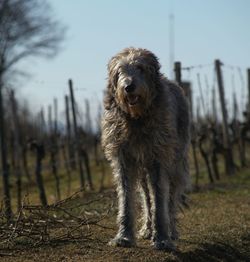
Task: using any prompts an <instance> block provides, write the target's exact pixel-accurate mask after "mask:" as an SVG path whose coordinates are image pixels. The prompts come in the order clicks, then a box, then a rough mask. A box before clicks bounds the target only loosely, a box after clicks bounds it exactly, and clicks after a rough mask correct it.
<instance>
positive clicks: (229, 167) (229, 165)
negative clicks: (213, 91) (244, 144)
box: [215, 60, 235, 175]
mask: <svg viewBox="0 0 250 262" xmlns="http://www.w3.org/2000/svg"><path fill="white" fill-rule="evenodd" d="M215 69H216V74H217V81H218V87H219V95H220V103H221V110H222V117H223V144H224V148H225V154H224V157H225V169H226V173H227V174H228V175H234V173H235V164H234V161H233V153H232V147H231V142H230V138H229V128H228V116H227V108H226V101H225V95H224V86H223V79H222V73H221V62H220V60H215Z"/></svg>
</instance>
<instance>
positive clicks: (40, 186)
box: [30, 141, 48, 206]
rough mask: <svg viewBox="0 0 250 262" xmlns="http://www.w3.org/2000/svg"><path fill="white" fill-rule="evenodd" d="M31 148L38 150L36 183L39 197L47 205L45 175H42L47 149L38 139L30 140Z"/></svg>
mask: <svg viewBox="0 0 250 262" xmlns="http://www.w3.org/2000/svg"><path fill="white" fill-rule="evenodd" d="M30 149H31V150H33V151H35V152H36V169H35V175H36V184H37V187H38V191H39V198H40V201H41V204H42V205H43V206H47V204H48V202H47V197H46V193H45V188H44V183H43V176H42V160H43V159H44V157H45V149H44V145H43V144H38V143H37V142H36V141H30Z"/></svg>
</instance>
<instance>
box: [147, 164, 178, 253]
mask: <svg viewBox="0 0 250 262" xmlns="http://www.w3.org/2000/svg"><path fill="white" fill-rule="evenodd" d="M149 177H150V184H151V190H152V197H153V201H152V203H153V214H152V215H153V221H152V222H153V223H152V226H153V237H152V240H153V246H154V248H156V249H160V250H167V251H173V250H175V246H174V245H173V243H172V240H171V238H170V224H169V206H168V204H169V180H168V174H166V171H165V170H163V169H162V167H161V165H160V163H159V162H157V161H155V162H154V164H153V166H152V168H151V169H150V172H149Z"/></svg>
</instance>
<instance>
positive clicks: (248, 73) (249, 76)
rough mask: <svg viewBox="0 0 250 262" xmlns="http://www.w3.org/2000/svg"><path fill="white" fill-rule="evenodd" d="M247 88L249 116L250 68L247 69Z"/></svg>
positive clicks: (249, 110)
mask: <svg viewBox="0 0 250 262" xmlns="http://www.w3.org/2000/svg"><path fill="white" fill-rule="evenodd" d="M247 87H248V107H247V108H248V114H249V115H250V68H248V69H247Z"/></svg>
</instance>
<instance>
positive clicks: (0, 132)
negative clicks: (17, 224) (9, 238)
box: [0, 61, 12, 221]
mask: <svg viewBox="0 0 250 262" xmlns="http://www.w3.org/2000/svg"><path fill="white" fill-rule="evenodd" d="M1 64H3V61H0V137H1V138H0V139H1V158H2V172H3V173H2V176H3V198H4V199H3V201H4V212H5V216H6V219H7V220H8V221H9V220H10V218H11V214H12V210H11V199H10V186H9V166H8V161H7V145H6V136H5V122H4V115H5V112H4V107H3V95H2V89H3V83H2V75H3V68H2V65H1Z"/></svg>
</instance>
